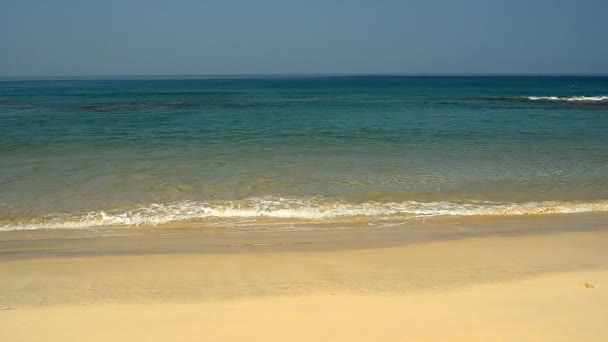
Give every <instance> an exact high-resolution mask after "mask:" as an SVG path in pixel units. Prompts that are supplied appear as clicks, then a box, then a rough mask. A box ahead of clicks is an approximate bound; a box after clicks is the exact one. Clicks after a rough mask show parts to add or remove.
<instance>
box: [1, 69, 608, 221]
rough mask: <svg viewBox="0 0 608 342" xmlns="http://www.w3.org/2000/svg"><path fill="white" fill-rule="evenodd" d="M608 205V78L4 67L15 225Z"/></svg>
mask: <svg viewBox="0 0 608 342" xmlns="http://www.w3.org/2000/svg"><path fill="white" fill-rule="evenodd" d="M584 212H608V77H600V76H597V77H591V76H546V77H536V76H475V77H469V76H445V77H444V76H389V75H383V76H371V75H370V76H367V75H366V76H348V75H338V76H324V75H320V76H276V75H273V76H188V77H116V78H112V77H106V78H99V79H95V78H73V79H0V230H4V231H7V230H21V229H52V228H59V229H61V228H66V229H76V228H100V229H101V228H104V227H125V228H136V227H156V226H171V225H178V226H184V225H186V226H192V227H199V226H200V227H204V226H205V225H207V224H210V223H213V224H215V225H219V226H221V225H222V224H223V223H225V224H229V223H235V222H253V223H256V222H257V223H260V224H264V222H273V223H277V222H278V223H285V224H287V223H289V222H308V223H310V224H313V225H314V224H315V223H323V222H330V221H332V220H334V221H335V220H339V221H341V222H348V221H353V222H354V221H357V222H375V221H381V220H386V219H390V220H393V221H396V222H398V221H399V220H411V219H419V218H426V217H435V216H505V215H554V214H569V213H584Z"/></svg>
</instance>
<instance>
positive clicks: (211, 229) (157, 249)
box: [0, 213, 608, 262]
mask: <svg viewBox="0 0 608 342" xmlns="http://www.w3.org/2000/svg"><path fill="white" fill-rule="evenodd" d="M606 222H608V214H604V213H582V214H551V215H532V216H502V217H497V216H477V217H449V216H447V217H432V218H422V219H416V220H401V219H393V220H385V221H376V222H374V223H373V224H372V222H366V221H362V222H353V221H344V222H314V221H313V222H299V223H296V222H294V223H292V224H291V225H289V226H287V229H286V228H285V226H273V227H271V228H269V227H268V226H267V225H266V222H260V223H257V224H254V225H249V226H247V227H245V228H238V229H235V228H234V227H221V226H203V227H197V226H189V225H176V226H171V227H166V226H165V227H130V228H124V227H121V228H90V229H36V230H19V231H5V232H0V262H1V261H2V260H18V259H22V258H44V257H52V256H56V257H62V256H74V257H77V256H103V255H109V256H111V255H130V254H135V255H142V254H179V253H211V254H215V253H219V254H226V253H228V254H231V253H258V252H260V253H268V252H292V251H293V252H307V251H309V252H314V251H340V250H356V249H369V248H383V247H396V246H402V245H408V244H415V243H423V242H432V241H443V240H458V239H462V238H474V237H493V236H494V237H500V236H526V235H538V234H553V233H563V232H581V231H602V230H606V229H608V225H607V224H606Z"/></svg>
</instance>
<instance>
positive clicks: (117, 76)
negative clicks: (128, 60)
mask: <svg viewBox="0 0 608 342" xmlns="http://www.w3.org/2000/svg"><path fill="white" fill-rule="evenodd" d="M374 76H377V77H391V76H392V77H408V76H409V77H493V76H494V77H564V76H572V77H576V76H578V77H605V76H608V73H506V72H505V73H501V72H497V73H481V72H480V73H456V72H453V73H450V72H446V73H431V72H419V73H373V72H369V73H204V74H198V73H192V74H179V73H178V74H87V75H16V76H3V75H0V81H1V80H20V79H22V80H36V79H44V80H52V79H61V80H67V79H129V78H148V79H153V78H174V79H178V78H256V77H260V78H262V77H264V78H269V77H276V78H281V77H319V78H321V77H374Z"/></svg>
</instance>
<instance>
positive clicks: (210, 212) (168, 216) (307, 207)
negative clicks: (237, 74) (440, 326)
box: [0, 198, 608, 231]
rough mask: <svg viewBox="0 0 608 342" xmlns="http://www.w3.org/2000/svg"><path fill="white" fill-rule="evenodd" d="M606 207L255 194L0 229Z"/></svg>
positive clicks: (602, 206) (595, 205)
mask: <svg viewBox="0 0 608 342" xmlns="http://www.w3.org/2000/svg"><path fill="white" fill-rule="evenodd" d="M585 212H608V200H601V201H594V202H558V201H540V202H527V203H508V202H487V201H475V202H462V203H460V202H418V201H405V202H389V203H380V202H365V203H357V204H354V203H345V202H339V201H336V202H321V201H316V200H314V199H309V200H302V199H286V198H255V199H250V200H247V201H238V202H237V201H234V202H224V203H222V204H209V203H207V202H198V201H178V202H172V203H166V204H149V205H142V206H140V207H137V208H134V209H131V210H122V211H121V210H99V211H90V212H87V213H83V214H77V215H68V214H52V215H47V216H45V217H41V218H35V219H31V220H27V221H19V222H5V223H1V224H0V231H9V230H26V229H56V228H68V229H69V228H72V229H76V228H91V227H104V226H127V227H138V226H158V225H163V224H169V223H179V222H197V221H198V222H204V221H205V220H209V219H223V218H225V219H231V218H253V219H257V218H273V219H279V220H280V219H285V220H288V219H307V220H312V221H322V220H324V219H331V218H345V217H346V218H348V217H352V218H356V217H369V218H374V217H375V218H381V217H400V216H403V217H412V216H415V217H431V216H513V215H542V214H569V213H585Z"/></svg>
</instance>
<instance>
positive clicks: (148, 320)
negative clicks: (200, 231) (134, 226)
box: [0, 230, 608, 341]
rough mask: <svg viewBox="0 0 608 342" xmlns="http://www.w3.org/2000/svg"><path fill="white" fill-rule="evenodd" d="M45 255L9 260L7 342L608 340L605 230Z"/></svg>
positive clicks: (4, 289)
mask: <svg viewBox="0 0 608 342" xmlns="http://www.w3.org/2000/svg"><path fill="white" fill-rule="evenodd" d="M310 234H312V235H311V236H314V234H315V233H314V232H310ZM369 234H374V233H373V232H371V233H369ZM362 237H363V235H362ZM185 239H187V237H186V238H185ZM226 239H228V240H230V239H231V238H230V237H227V238H226ZM226 242H227V241H226ZM75 243H77V242H75ZM87 243H89V244H90V243H91V242H90V241H89V242H87ZM98 243H100V244H107V243H108V242H107V241H105V242H104V241H101V242H98ZM150 243H153V242H150ZM230 245H231V244H230V243H227V244H226V246H230ZM232 245H233V246H234V244H232ZM88 246H90V245H88ZM135 250H136V248H135ZM34 255H35V257H31V256H30V257H17V258H14V257H12V258H4V259H2V258H0V309H1V310H0V341H108V340H111V341H164V340H176V341H229V340H232V341H234V340H236V341H244V340H246V341H249V340H252V341H258V340H260V341H261V340H264V341H311V340H313V341H560V340H563V341H605V340H608V324H606V323H607V322H608V232H607V231H602V230H598V231H587V232H578V233H575V232H565V233H556V234H543V235H531V236H522V235H519V236H511V237H496V236H489V237H474V238H463V239H458V240H446V241H431V242H415V243H410V244H406V245H401V246H391V247H379V248H354V249H336V250H322V251H320V250H315V249H314V248H312V249H311V250H301V249H298V250H294V251H289V250H288V249H287V250H286V249H285V248H282V249H279V250H278V251H272V250H271V249H269V248H268V247H266V248H264V249H262V252H255V251H251V250H247V251H246V252H239V253H230V252H224V253H170V254H147V253H143V254H142V253H136V254H118V255H96V256H86V255H82V254H77V255H74V256H69V257H66V256H64V257H58V256H50V257H44V256H41V255H40V254H34ZM585 284H587V285H585Z"/></svg>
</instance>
